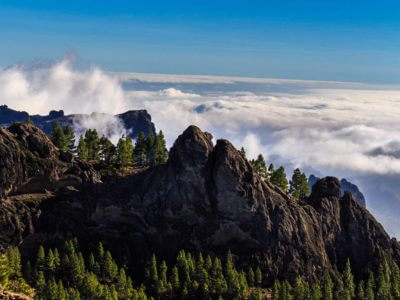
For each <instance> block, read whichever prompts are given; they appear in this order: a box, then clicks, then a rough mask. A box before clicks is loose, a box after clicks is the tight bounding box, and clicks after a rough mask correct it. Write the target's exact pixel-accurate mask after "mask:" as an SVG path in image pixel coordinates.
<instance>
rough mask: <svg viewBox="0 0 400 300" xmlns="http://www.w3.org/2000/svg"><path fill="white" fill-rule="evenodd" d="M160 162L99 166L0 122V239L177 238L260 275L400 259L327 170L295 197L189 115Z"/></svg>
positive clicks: (135, 241) (161, 244)
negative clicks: (251, 266) (118, 168)
mask: <svg viewBox="0 0 400 300" xmlns="http://www.w3.org/2000/svg"><path fill="white" fill-rule="evenodd" d="M169 155H170V156H169V160H168V162H167V163H166V164H163V165H159V166H156V167H150V168H147V169H144V170H141V171H140V172H132V173H131V174H124V175H118V174H103V175H101V174H100V173H99V172H98V171H96V170H95V169H94V168H93V167H92V166H91V165H90V164H89V163H83V162H80V161H79V160H76V159H74V158H73V157H68V155H66V154H65V153H61V152H59V151H58V149H57V148H55V147H54V146H53V145H52V143H51V141H50V140H49V139H48V138H47V136H46V135H45V134H44V133H43V132H42V131H41V130H40V129H38V128H36V127H34V126H32V125H29V124H18V123H17V124H13V125H12V126H11V127H9V128H1V129H0V166H1V169H0V196H1V199H2V200H1V204H0V205H1V208H0V243H1V245H2V246H3V247H5V246H8V245H20V246H21V247H20V248H21V250H22V251H23V253H25V254H26V255H27V254H28V253H29V251H30V249H33V248H34V247H33V246H34V245H38V244H39V243H42V244H54V243H57V242H59V241H64V240H65V239H67V238H70V237H77V238H78V239H79V240H80V242H81V243H83V244H85V243H91V241H99V240H101V241H103V242H104V243H105V244H106V245H107V246H108V247H110V248H112V249H113V253H116V255H119V256H120V257H126V258H128V260H132V261H134V258H135V257H138V256H139V255H137V254H138V253H140V254H141V256H143V254H148V255H150V254H151V253H153V252H154V253H157V254H158V255H160V256H163V257H166V258H168V257H171V256H173V255H176V252H177V251H178V250H179V249H188V250H192V251H199V250H201V251H205V252H215V253H224V252H226V251H227V249H230V250H231V251H232V252H233V253H234V254H235V255H238V256H241V257H243V258H244V259H245V260H249V261H252V262H256V263H258V264H259V265H260V266H262V268H263V269H264V270H267V275H268V276H269V278H277V277H279V278H289V279H293V278H294V277H295V276H296V275H297V274H301V275H304V276H305V277H308V278H310V277H311V278H313V277H318V276H320V275H321V274H322V272H323V270H324V269H325V268H328V269H329V270H331V271H332V272H333V273H335V272H338V271H342V270H343V268H344V265H345V262H346V260H347V258H349V259H350V261H351V265H352V268H353V271H354V273H355V274H356V275H359V276H363V275H365V274H366V273H367V272H368V271H369V270H376V269H377V268H378V264H379V263H380V262H381V261H382V259H383V258H386V259H387V260H388V261H389V262H397V263H400V246H399V243H398V242H397V241H396V240H395V239H391V238H390V237H389V236H388V234H387V233H386V232H385V230H384V229H383V227H382V226H381V225H380V224H379V223H378V222H377V221H376V220H375V218H374V217H373V216H372V215H371V214H370V213H369V212H368V210H367V209H366V208H365V207H363V206H362V205H360V204H359V203H357V202H356V201H355V199H354V197H353V196H352V195H351V193H348V192H346V193H344V194H343V196H341V194H340V182H339V180H338V179H336V178H334V177H326V178H323V179H320V180H318V181H317V182H316V183H315V184H314V186H313V189H312V193H311V195H310V196H309V197H308V198H306V199H305V200H304V201H298V200H295V199H292V198H291V197H289V196H287V195H286V194H285V193H284V192H282V191H281V190H280V189H279V188H278V187H276V186H274V185H272V184H271V183H270V182H268V181H267V180H264V179H263V178H261V177H259V176H258V175H256V174H255V173H254V172H253V170H252V168H251V166H250V164H249V162H248V161H247V160H246V158H245V157H243V155H242V154H241V153H240V152H239V151H238V150H237V149H235V147H234V146H233V145H232V144H231V143H230V142H229V141H227V140H218V141H217V142H216V145H213V143H212V136H211V134H209V133H207V132H203V131H201V130H200V129H199V128H197V127H195V126H190V127H188V128H187V129H186V130H185V131H184V132H183V133H182V134H181V135H180V136H179V137H178V138H177V140H176V141H175V143H174V145H173V147H172V148H171V150H170V154H169Z"/></svg>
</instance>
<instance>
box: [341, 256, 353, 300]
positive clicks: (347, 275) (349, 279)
mask: <svg viewBox="0 0 400 300" xmlns="http://www.w3.org/2000/svg"><path fill="white" fill-rule="evenodd" d="M343 283H344V288H345V292H346V298H347V299H352V298H353V297H354V296H355V285H354V279H353V274H352V273H351V267H350V260H349V259H347V261H346V268H345V270H344V274H343Z"/></svg>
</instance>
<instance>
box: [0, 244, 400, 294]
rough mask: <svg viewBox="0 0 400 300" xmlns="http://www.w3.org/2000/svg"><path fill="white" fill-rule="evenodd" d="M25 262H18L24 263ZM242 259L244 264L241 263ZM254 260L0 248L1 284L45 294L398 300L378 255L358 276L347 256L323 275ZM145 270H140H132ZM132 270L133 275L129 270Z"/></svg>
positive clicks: (390, 270) (394, 278)
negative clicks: (31, 255) (272, 276)
mask: <svg viewBox="0 0 400 300" xmlns="http://www.w3.org/2000/svg"><path fill="white" fill-rule="evenodd" d="M22 265H23V267H22ZM239 266H241V267H239ZM264 271H265V270H262V269H261V268H260V267H259V266H248V265H247V266H245V267H243V264H241V263H240V260H239V257H235V256H234V255H233V254H232V253H231V252H230V251H228V253H227V254H226V255H225V256H224V257H220V256H217V255H209V254H207V255H203V254H202V253H201V252H200V253H197V254H193V253H191V252H188V251H184V250H181V251H180V252H179V253H178V255H177V257H176V260H175V261H174V262H173V263H170V264H168V263H167V262H166V261H165V260H160V259H158V258H157V257H156V255H152V256H151V258H150V259H149V261H148V262H147V264H146V266H145V269H144V270H134V271H133V272H132V271H130V270H127V269H126V268H125V267H124V266H119V265H118V264H117V263H116V261H115V260H114V258H113V257H112V255H111V253H110V251H108V250H106V249H105V248H104V247H103V245H102V244H101V243H99V244H98V247H97V249H96V251H94V252H92V253H90V254H89V255H87V256H85V255H84V254H83V253H82V252H81V251H80V246H79V243H78V241H77V239H73V240H69V241H66V242H65V244H64V247H63V248H62V249H61V250H59V249H58V248H49V249H47V250H45V248H44V247H43V246H40V247H39V248H38V251H37V255H36V259H35V260H34V263H33V264H31V262H30V261H29V260H28V261H26V262H25V263H22V260H21V256H20V253H19V250H18V248H14V247H11V248H9V249H8V250H7V251H6V253H4V254H0V288H2V289H7V290H11V291H14V292H18V293H22V294H26V295H30V296H34V297H35V299H44V300H47V299H49V300H56V299H57V300H58V299H61V300H78V299H94V300H97V299H98V300H117V299H134V300H147V299H218V300H223V299H248V300H261V299H272V300H343V299H344V300H352V299H357V300H375V299H377V300H381V299H382V300H398V299H400V271H399V268H398V266H397V265H396V264H394V265H393V267H390V266H389V264H388V263H387V261H386V260H384V261H382V263H381V264H380V266H379V270H378V272H377V273H376V274H374V273H372V272H370V274H369V277H368V279H367V280H366V281H364V280H360V281H358V282H357V283H356V281H355V279H354V276H353V274H352V271H351V266H350V262H349V260H347V262H346V266H345V268H344V270H343V272H342V273H341V274H335V275H334V276H332V275H333V274H330V273H329V272H328V271H325V273H324V275H323V276H322V278H321V279H320V280H315V281H312V282H308V281H306V280H304V279H303V278H302V277H300V276H297V277H296V278H295V280H294V281H293V282H289V281H287V280H281V281H280V280H275V281H274V282H272V284H271V282H268V281H267V280H266V276H265V275H266V274H264ZM142 273H144V274H145V276H144V280H143V279H141V278H142V277H140V276H136V278H135V274H142ZM130 275H133V277H131V276H130Z"/></svg>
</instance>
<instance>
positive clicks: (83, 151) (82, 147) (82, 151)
mask: <svg viewBox="0 0 400 300" xmlns="http://www.w3.org/2000/svg"><path fill="white" fill-rule="evenodd" d="M76 152H77V154H78V158H79V159H81V160H88V159H89V149H88V147H87V144H86V141H85V139H84V137H83V136H80V138H79V142H78V147H77V148H76Z"/></svg>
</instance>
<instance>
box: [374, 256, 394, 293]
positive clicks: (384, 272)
mask: <svg viewBox="0 0 400 300" xmlns="http://www.w3.org/2000/svg"><path fill="white" fill-rule="evenodd" d="M377 283H378V287H377V293H376V295H377V298H378V299H385V300H386V299H390V296H391V293H390V269H389V265H388V264H387V261H386V260H384V261H383V262H381V264H380V266H379V272H378V278H377Z"/></svg>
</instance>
